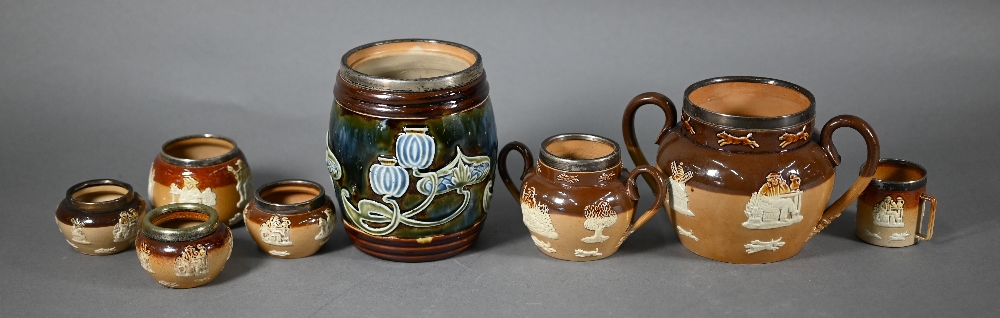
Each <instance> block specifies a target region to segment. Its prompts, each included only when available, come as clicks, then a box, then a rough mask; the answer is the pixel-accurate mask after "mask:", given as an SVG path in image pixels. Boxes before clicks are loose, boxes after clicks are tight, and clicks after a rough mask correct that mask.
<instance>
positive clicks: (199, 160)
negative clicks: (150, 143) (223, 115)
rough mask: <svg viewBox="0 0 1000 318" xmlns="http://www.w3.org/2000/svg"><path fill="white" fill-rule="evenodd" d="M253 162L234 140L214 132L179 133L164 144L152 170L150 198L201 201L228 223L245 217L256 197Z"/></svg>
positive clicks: (156, 204)
mask: <svg viewBox="0 0 1000 318" xmlns="http://www.w3.org/2000/svg"><path fill="white" fill-rule="evenodd" d="M252 191H253V185H252V184H251V176H250V166H249V165H248V164H247V159H246V157H245V156H243V152H242V151H240V148H238V147H236V142H234V141H233V140H231V139H229V138H226V137H223V136H218V135H211V134H204V135H190V136H184V137H179V138H176V139H173V140H171V141H168V142H166V143H164V144H163V147H162V148H161V150H160V154H159V155H157V156H156V159H154V160H153V166H152V167H151V168H150V170H149V201H150V204H152V206H153V207H154V208H156V207H159V206H162V205H164V204H170V203H200V204H204V205H208V206H211V207H212V208H213V209H215V210H216V211H218V213H219V218H220V220H222V222H223V223H226V224H227V225H230V226H232V225H234V224H237V223H239V222H240V221H242V220H243V215H242V212H243V209H244V208H245V207H246V205H247V203H248V202H250V200H251V199H253V192H252Z"/></svg>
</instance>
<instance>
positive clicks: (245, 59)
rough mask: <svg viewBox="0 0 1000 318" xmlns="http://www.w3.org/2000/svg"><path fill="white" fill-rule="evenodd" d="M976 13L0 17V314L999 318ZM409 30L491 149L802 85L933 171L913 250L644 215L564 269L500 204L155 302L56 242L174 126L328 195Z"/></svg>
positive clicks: (4, 9)
mask: <svg viewBox="0 0 1000 318" xmlns="http://www.w3.org/2000/svg"><path fill="white" fill-rule="evenodd" d="M998 14H1000V2H996V1H952V2H945V1H937V2H935V1H879V2H877V3H873V2H871V1H706V0H698V1H671V2H661V1H620V2H619V1H573V2H568V1H567V2H562V3H559V2H552V1H461V2H454V3H448V2H445V1H398V2H383V1H357V2H334V1H309V2H307V1H294V2H291V1H289V2H278V1H273V2H272V1H157V2H140V1H61V2H56V1H0V108H2V112H0V149H2V151H0V186H2V189H3V190H2V191H0V202H2V203H3V208H2V211H3V212H0V213H2V220H3V222H0V242H2V243H0V281H2V282H3V286H4V287H3V288H0V308H3V312H4V316H50V317H51V316H138V315H140V314H149V315H151V316H207V315H215V314H218V315H223V316H265V315H280V316H288V317H306V316H338V317H340V316H344V317H352V316H399V315H406V316H416V317H437V316H474V315H486V316H537V317H546V316H584V317H592V316H593V317H596V316H610V315H614V316H627V317H641V316H666V315H670V316H734V315H741V316H854V317H861V316H864V317H876V316H877V317H887V316H896V317H902V316H925V317H927V316H943V315H948V316H960V315H968V316H996V315H997V314H1000V306H998V305H997V302H996V296H997V295H998V292H1000V287H998V286H1000V285H998V284H1000V274H998V272H997V269H996V266H997V261H998V260H1000V257H998V256H997V250H998V247H1000V243H998V242H1000V240H997V238H996V235H995V233H996V232H997V227H998V226H1000V216H998V215H997V213H996V207H995V205H994V206H990V205H989V204H995V203H996V200H994V199H991V198H995V197H996V190H997V186H996V184H997V183H998V182H1000V174H998V173H997V172H996V170H997V169H996V165H995V162H996V160H995V158H996V157H997V155H1000V152H998V151H997V146H996V144H997V141H998V140H1000V139H998V138H997V133H998V132H1000V131H998V129H997V128H996V127H997V126H996V124H997V122H996V120H997V115H1000V111H998V110H997V106H998V105H997V100H1000V96H998V90H1000V89H998V84H1000V54H997V52H998V49H1000V19H998V18H997V16H998ZM405 37H425V38H437V39H444V40H450V41H455V42H459V43H463V44H466V45H469V46H472V47H473V48H476V49H477V50H478V51H479V52H480V53H481V54H482V56H483V57H484V62H485V66H486V72H487V74H488V80H489V82H490V86H491V96H492V99H493V103H494V106H495V112H496V119H497V125H498V127H499V140H500V142H501V144H503V143H506V142H509V141H513V140H518V141H522V142H525V143H527V144H528V145H530V146H531V147H532V149H533V150H534V151H536V152H537V149H538V144H539V142H540V141H541V140H542V139H544V138H545V137H547V136H550V135H554V134H557V133H564V132H588V133H594V134H599V135H604V136H608V137H611V138H613V139H615V140H617V141H619V142H623V139H622V135H621V129H620V123H621V116H622V113H623V110H624V106H625V104H626V103H627V102H628V101H629V99H631V98H632V97H633V96H635V95H636V94H638V93H641V92H645V91H658V92H662V93H664V94H667V95H668V96H670V97H671V98H672V99H673V100H674V101H680V100H681V98H682V96H681V94H682V92H683V90H684V88H685V87H687V85H689V84H691V83H693V82H696V81H699V80H702V79H705V78H709V77H714V76H722V75H756V76H766V77H773V78H779V79H784V80H788V81H791V82H793V83H796V84H799V85H802V86H803V87H805V88H807V89H809V90H811V91H812V92H813V93H814V94H815V96H816V100H817V107H818V115H817V119H818V121H821V122H822V121H826V120H827V119H829V118H830V117H832V116H834V115H837V114H854V115H857V116H860V117H862V118H864V119H866V120H867V121H868V122H869V123H871V124H872V125H873V126H874V127H875V130H876V132H877V133H878V137H879V139H880V140H881V145H882V155H883V157H896V158H904V159H909V160H913V161H916V162H918V163H920V164H922V165H924V166H925V167H926V168H927V169H928V170H929V171H930V183H929V186H928V191H929V193H931V194H933V195H935V196H937V198H938V199H939V201H940V205H939V206H940V213H939V218H938V219H937V227H936V229H935V236H934V238H933V239H932V240H931V241H929V242H924V243H921V244H918V245H916V246H913V247H908V248H902V249H889V248H881V247H876V246H872V245H868V244H866V243H863V242H861V241H860V240H859V239H857V238H856V237H855V236H854V234H853V230H854V215H855V211H854V209H855V206H854V205H853V204H852V205H851V206H850V207H849V208H848V210H847V211H846V212H845V213H844V215H843V216H842V217H841V218H840V219H838V220H837V221H835V222H834V223H833V225H832V226H830V228H828V229H827V230H826V231H824V232H823V233H821V234H819V235H818V236H817V237H815V238H814V239H813V240H812V241H810V243H808V244H807V245H806V247H805V248H804V249H803V250H802V252H801V253H800V254H799V255H797V256H795V257H792V258H790V259H788V260H785V261H781V262H778V263H773V264H767V265H731V264H724V263H720V262H715V261H711V260H708V259H704V258H701V257H699V256H696V255H694V254H693V253H691V252H688V251H687V250H686V249H684V248H683V247H682V246H681V245H680V244H679V243H678V239H677V237H676V234H674V233H673V232H672V230H671V229H672V227H671V225H670V224H669V221H668V220H667V217H666V216H665V215H657V216H656V217H655V218H654V219H653V220H652V221H651V222H650V224H649V225H648V226H647V227H646V228H643V229H641V230H639V231H638V232H636V233H635V235H634V236H632V237H631V238H630V239H629V240H628V241H627V242H626V243H625V244H624V245H623V246H622V249H621V250H619V251H618V253H616V254H615V255H614V256H612V257H610V258H607V259H604V260H600V261H595V262H589V263H571V262H565V261H559V260H556V259H552V258H548V257H545V256H543V255H542V254H541V253H540V252H538V251H537V250H536V248H535V247H534V246H533V244H532V243H531V240H530V239H529V236H528V234H527V230H526V228H525V227H524V226H523V225H522V224H521V221H520V213H519V209H518V206H517V205H516V204H515V201H514V199H513V198H512V197H511V196H510V195H509V194H508V193H507V192H506V191H504V190H503V188H502V187H499V185H498V187H497V188H496V194H497V195H495V196H494V198H493V207H492V209H491V211H490V217H489V218H488V221H487V223H486V226H485V229H484V232H483V234H482V236H481V238H480V240H479V242H478V243H477V244H476V245H475V246H474V247H472V248H471V249H470V250H468V251H466V252H464V253H463V254H460V255H459V256H457V257H454V258H451V259H447V260H443V261H438V262H432V263H421V264H403V263H394V262H388V261H382V260H379V259H375V258H373V257H370V256H368V255H365V254H362V253H361V252H359V251H357V250H356V249H354V248H353V247H352V246H351V245H350V242H349V240H348V238H347V236H346V234H345V233H344V232H343V228H342V227H340V226H338V227H337V229H336V230H335V232H334V234H333V236H332V239H331V241H330V242H329V243H328V244H327V245H326V246H325V247H324V248H323V249H322V250H321V251H320V253H319V254H317V255H314V256H312V257H308V258H304V259H298V260H281V259H275V258H271V257H269V256H266V255H265V254H263V253H262V252H260V251H259V250H258V249H257V248H256V247H255V246H254V244H253V242H252V241H251V240H250V238H249V235H248V233H247V232H246V230H245V227H242V226H240V227H237V228H236V229H235V231H234V233H235V234H236V243H235V244H236V249H235V250H234V252H233V256H232V259H230V261H229V263H228V264H227V266H226V268H225V270H224V271H223V272H222V274H221V275H220V277H219V278H218V279H216V280H215V281H214V282H212V283H211V284H209V285H206V286H203V287H199V288H195V289H189V290H171V289H167V288H163V287H160V286H159V285H158V284H156V283H155V282H154V281H153V280H152V279H150V278H149V277H148V275H147V274H146V273H145V272H144V271H143V270H142V269H141V267H140V266H139V265H138V262H137V261H136V257H135V253H134V252H133V251H132V250H129V251H126V252H124V253H120V254H116V255H112V256H103V257H95V256H85V255H82V254H79V253H77V252H75V251H73V250H72V249H71V248H70V247H69V246H68V245H67V244H66V243H65V241H64V239H63V238H62V236H61V235H60V234H59V231H58V230H57V228H56V226H55V224H54V223H53V213H54V211H55V206H56V204H57V203H58V202H59V201H60V200H61V199H62V198H63V197H64V195H65V191H66V189H67V188H68V187H69V186H71V185H72V184H75V183H77V182H80V181H83V180H88V179H93V178H116V179H120V180H123V181H125V182H129V183H131V184H132V185H133V186H134V187H135V188H136V189H139V190H140V193H142V194H143V195H144V196H145V191H144V190H142V189H145V188H146V180H147V174H148V172H149V164H150V163H151V162H152V160H153V158H154V156H155V155H156V154H157V152H158V151H159V146H160V145H161V144H162V143H163V142H165V141H167V140H169V139H171V138H174V137H177V136H181V135H187V134H192V133H216V134H222V135H225V136H229V137H231V138H233V139H235V140H236V141H237V142H238V143H239V146H240V148H241V149H243V151H244V152H245V153H246V155H247V157H248V158H249V163H250V165H251V167H252V169H253V174H254V181H255V184H256V185H261V184H263V183H266V182H269V181H274V180H278V179H285V178H304V179H309V180H314V181H317V182H320V183H321V184H323V185H324V186H326V187H327V188H328V189H329V188H332V187H331V186H330V183H329V180H328V176H327V175H326V173H325V167H324V163H323V156H324V155H323V151H324V150H323V149H324V146H323V144H324V137H323V136H324V132H325V131H326V125H327V118H328V116H329V111H330V104H331V101H332V99H333V97H332V93H331V90H332V87H333V83H334V80H335V76H336V71H337V68H338V62H339V59H340V57H341V55H342V54H343V53H344V52H346V51H347V50H349V49H351V48H352V47H355V46H357V45H361V44H364V43H368V42H372V41H377V40H384V39H393V38H405ZM639 114H640V119H639V120H638V125H637V126H638V127H639V128H638V131H639V135H640V139H641V141H642V142H643V144H644V149H645V151H646V153H647V154H652V153H655V150H656V149H655V145H653V138H654V137H655V135H656V132H657V131H658V130H659V128H660V126H661V125H662V122H663V115H662V114H660V112H659V111H658V110H656V109H655V108H654V107H649V108H648V109H643V110H641V111H640V113H639ZM834 140H835V142H836V144H837V145H838V149H840V151H841V154H842V155H843V156H844V166H843V167H842V169H839V170H840V171H839V174H838V184H837V187H836V190H835V195H839V193H841V192H843V190H844V189H846V187H847V185H848V184H849V183H851V182H852V181H853V179H854V178H855V175H856V173H857V167H859V166H860V164H861V162H862V159H861V156H862V152H863V148H864V146H863V140H862V139H861V138H860V137H859V136H858V135H857V134H856V133H854V132H850V131H849V130H844V131H840V132H838V133H837V134H835V136H834ZM625 158H626V165H627V166H632V164H631V162H630V161H629V160H628V156H625ZM515 161H517V160H511V169H512V170H515V171H516V170H518V169H519V164H518V163H517V162H515ZM642 191H643V194H644V195H645V196H644V198H643V200H642V202H643V203H642V204H643V205H647V204H649V203H650V202H651V199H650V193H649V190H648V188H646V187H644V188H643V190H642Z"/></svg>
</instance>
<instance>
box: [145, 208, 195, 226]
mask: <svg viewBox="0 0 1000 318" xmlns="http://www.w3.org/2000/svg"><path fill="white" fill-rule="evenodd" d="M151 221H152V222H153V225H156V226H159V227H162V228H168V229H183V228H186V227H192V226H196V225H198V224H202V223H205V221H208V215H205V214H202V213H198V212H193V211H192V212H185V211H176V212H171V213H167V214H164V215H161V216H160V217H158V218H156V219H153V220H151Z"/></svg>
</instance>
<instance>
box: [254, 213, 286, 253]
mask: <svg viewBox="0 0 1000 318" xmlns="http://www.w3.org/2000/svg"><path fill="white" fill-rule="evenodd" d="M291 224H292V221H291V220H289V219H288V217H284V216H283V217H281V218H278V216H277V215H272V216H271V218H269V219H267V221H264V223H261V224H260V239H261V240H262V241H264V243H267V244H270V245H276V246H291V245H292V241H291V238H290V237H289V235H288V230H289V226H291Z"/></svg>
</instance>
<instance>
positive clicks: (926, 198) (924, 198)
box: [917, 193, 937, 241]
mask: <svg viewBox="0 0 1000 318" xmlns="http://www.w3.org/2000/svg"><path fill="white" fill-rule="evenodd" d="M926 202H930V203H931V212H930V213H929V215H928V216H927V217H928V218H929V219H927V234H920V226H921V225H923V224H924V220H923V218H924V212H925V210H924V203H926ZM936 213H937V198H935V197H934V196H933V195H930V194H926V193H923V194H921V195H920V213H919V214H917V238H918V239H921V240H924V241H927V240H930V239H931V236H932V235H934V215H935V214H936Z"/></svg>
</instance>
